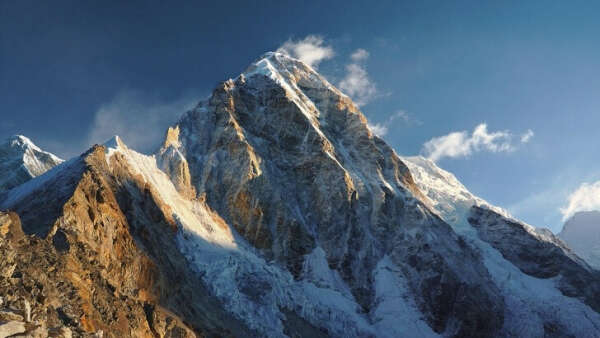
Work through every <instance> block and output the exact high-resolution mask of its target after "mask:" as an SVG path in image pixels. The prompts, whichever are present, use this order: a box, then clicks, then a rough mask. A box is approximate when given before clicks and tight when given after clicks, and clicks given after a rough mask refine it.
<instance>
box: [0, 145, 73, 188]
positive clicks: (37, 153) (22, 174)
mask: <svg viewBox="0 0 600 338" xmlns="http://www.w3.org/2000/svg"><path fill="white" fill-rule="evenodd" d="M61 162H63V160H61V159H60V158H58V157H56V156H54V155H53V154H51V153H48V152H45V151H42V150H41V149H40V148H38V147H37V146H36V145H35V144H33V142H31V140H30V139H28V138H27V137H25V136H21V135H17V136H13V137H10V138H8V139H6V140H5V141H4V142H3V143H2V144H0V192H2V191H4V190H8V189H11V188H14V187H16V186H18V185H20V184H23V183H25V182H27V181H29V180H30V179H32V178H33V177H36V176H39V175H41V174H43V173H45V172H46V171H48V170H49V169H51V168H52V167H54V166H56V165H58V164H60V163H61Z"/></svg>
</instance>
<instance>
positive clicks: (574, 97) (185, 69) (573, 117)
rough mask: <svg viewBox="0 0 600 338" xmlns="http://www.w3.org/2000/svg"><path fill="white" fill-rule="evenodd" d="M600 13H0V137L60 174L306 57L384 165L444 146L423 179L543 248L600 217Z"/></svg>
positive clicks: (23, 7) (177, 9)
mask: <svg viewBox="0 0 600 338" xmlns="http://www.w3.org/2000/svg"><path fill="white" fill-rule="evenodd" d="M599 12H600V3H598V2H595V3H593V2H577V1H569V2H567V1H527V2H523V1H494V2H492V1H488V2H483V1H466V2H463V1H453V2H450V1H406V2H401V1H389V2H384V1H381V2H377V3H376V4H373V3H372V2H366V1H364V2H353V3H347V2H345V1H344V2H342V1H339V2H334V1H331V2H327V3H325V2H321V1H319V2H312V3H308V4H305V3H303V2H298V1H294V2H291V1H290V2H288V1H259V2H255V3H252V2H248V1H244V2H239V3H235V2H211V4H208V5H207V4H201V3H199V2H151V1H150V2H149V1H144V2H141V1H140V2H136V1H128V2H127V3H125V4H124V3H122V2H120V1H115V2H109V1H104V2H87V3H82V2H78V1H52V2H38V1H35V2H34V1H0V114H1V115H0V116H1V123H0V136H2V135H3V136H2V137H7V136H9V135H12V134H16V133H20V134H24V135H27V136H29V137H30V138H31V139H33V140H34V142H36V143H37V144H38V145H39V146H41V147H42V148H44V149H46V150H49V151H52V152H54V153H56V154H57V155H59V156H62V157H70V156H73V155H76V154H78V153H80V152H82V151H83V150H85V149H86V148H87V147H88V146H89V145H91V144H92V143H94V142H102V141H103V140H104V138H108V136H110V135H111V134H121V135H122V136H123V137H124V139H125V141H126V142H127V143H128V144H133V145H134V147H136V148H138V149H140V150H142V151H149V150H152V148H153V147H154V146H155V145H156V142H158V139H159V138H160V135H161V134H162V132H163V130H164V126H166V125H167V124H169V123H171V122H173V121H174V120H176V119H177V117H178V116H179V115H180V114H181V113H182V112H183V111H184V110H185V109H186V108H187V107H189V106H190V105H192V104H193V103H195V102H196V101H197V100H199V99H201V98H203V97H205V96H206V95H208V94H209V93H210V91H211V90H212V88H213V87H214V86H215V85H216V84H217V83H218V82H219V81H222V80H226V79H227V78H230V77H235V76H236V75H238V74H239V73H240V72H241V71H242V70H243V69H244V68H245V67H246V66H247V65H248V64H249V63H251V62H252V60H254V59H256V58H257V57H258V56H259V55H261V54H262V53H263V52H265V51H270V50H276V49H278V48H280V47H281V46H282V45H284V44H285V43H286V42H288V43H289V44H288V47H289V46H297V43H298V42H300V41H308V42H310V43H312V44H316V47H318V48H325V49H326V50H327V51H328V52H327V53H329V51H330V52H331V53H329V54H328V55H327V57H323V58H322V59H321V60H320V63H318V70H319V71H320V72H321V73H322V74H323V75H325V76H326V77H327V78H328V79H329V80H330V81H331V82H332V83H334V84H336V85H338V86H340V87H344V88H345V90H346V91H350V92H352V94H353V95H352V96H353V97H355V98H356V99H357V100H359V101H361V103H362V107H361V108H362V110H363V112H364V113H365V115H366V116H367V117H368V118H369V121H370V123H371V124H372V125H379V126H385V127H386V129H387V132H386V133H385V135H383V137H384V138H385V139H386V140H387V141H388V142H389V143H390V144H391V145H392V146H393V147H394V148H395V149H396V150H397V152H398V153H400V154H403V155H414V154H425V155H427V154H429V155H431V154H432V149H433V148H432V147H434V146H438V148H439V146H440V145H441V146H443V149H445V150H443V151H441V150H439V149H438V151H437V152H435V154H437V155H435V157H437V158H436V161H437V163H438V164H439V165H440V166H441V167H443V168H445V169H447V170H449V171H451V172H453V173H455V174H456V175H457V177H458V178H459V179H460V180H461V181H462V182H463V183H464V184H465V185H466V186H467V187H468V188H469V189H470V190H471V191H473V192H474V193H476V194H478V195H480V196H481V197H483V198H485V199H487V200H489V201H490V202H492V203H494V204H497V205H500V206H503V207H506V208H508V209H509V210H510V211H511V212H512V213H513V214H514V215H515V216H517V217H519V218H521V219H523V220H524V221H526V222H528V223H531V224H533V225H536V226H545V227H549V228H551V229H552V230H554V231H558V230H560V228H561V224H562V218H563V217H564V215H569V214H571V213H572V212H574V211H577V210H581V209H593V208H598V207H600V197H597V196H600V184H595V183H596V182H598V181H599V180H600V161H599V160H598V159H599V158H600V156H599V155H600V147H599V142H598V141H597V140H598V130H599V126H600V111H599V110H600V95H598V92H599V89H600V34H599V33H600V21H599V20H597V13H599ZM311 36H312V39H313V40H310V37H311ZM307 37H309V40H305V39H306V38H307ZM315 39H316V40H315ZM358 50H364V53H362V54H361V53H359V54H360V55H359V54H355V53H356V52H357V51H358ZM327 53H326V54H327ZM353 54H354V56H355V57H354V58H353V57H352V55H353ZM352 76H354V78H353V77H352ZM344 80H347V81H346V82H345V84H346V85H344V86H341V84H343V83H344V82H343V81H344ZM348 80H353V81H348ZM483 123H485V124H486V125H487V132H486V133H476V136H475V137H473V131H474V130H475V128H476V127H477V126H479V125H481V124H483ZM132 126H133V127H132ZM530 130H531V132H533V136H532V137H529V138H528V139H527V142H522V140H521V139H522V138H523V136H524V135H527V134H531V133H530V132H529V131H530ZM479 131H481V129H479ZM381 132H382V133H383V130H381ZM461 132H464V133H461ZM451 133H455V134H452V135H453V136H452V137H450V138H440V137H443V136H445V135H449V134H451ZM456 133H458V134H456ZM494 133H495V134H494ZM477 135H479V136H477ZM494 135H496V136H494ZM436 138H437V139H436ZM431 140H437V141H436V142H432V141H431ZM428 142H429V144H430V146H429V148H428V147H426V146H424V145H425V144H428ZM436 149H437V148H436ZM428 150H429V151H428ZM445 155H454V157H452V156H445ZM584 183H587V185H583V184H584ZM560 208H563V212H562V213H561V210H560Z"/></svg>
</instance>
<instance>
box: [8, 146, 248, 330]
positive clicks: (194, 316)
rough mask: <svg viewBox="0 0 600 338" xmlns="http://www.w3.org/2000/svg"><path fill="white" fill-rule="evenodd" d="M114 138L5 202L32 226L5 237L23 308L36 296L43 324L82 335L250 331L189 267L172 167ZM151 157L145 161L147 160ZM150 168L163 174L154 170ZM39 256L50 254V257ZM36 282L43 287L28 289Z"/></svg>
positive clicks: (15, 297) (15, 300) (14, 300)
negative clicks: (173, 199)
mask: <svg viewBox="0 0 600 338" xmlns="http://www.w3.org/2000/svg"><path fill="white" fill-rule="evenodd" d="M110 144H117V145H118V148H117V149H115V148H109V147H108V146H96V147H94V148H92V149H90V150H89V151H88V152H86V153H85V154H83V155H82V156H80V157H76V158H74V159H71V160H69V161H67V162H65V163H63V164H61V165H59V166H57V167H55V168H54V169H53V170H51V171H49V172H47V173H46V174H44V175H41V176H39V177H37V178H34V179H33V180H31V181H29V182H27V183H25V184H24V185H21V186H19V187H17V188H15V189H12V190H10V191H9V192H8V195H7V196H6V197H5V199H4V200H3V201H1V202H0V206H1V208H2V209H10V210H14V211H16V212H17V213H18V215H21V222H20V223H21V224H22V231H24V232H25V234H27V235H30V236H28V237H27V239H28V241H26V242H24V243H23V242H22V241H5V242H3V243H2V246H1V247H2V249H3V250H8V252H12V256H13V257H14V258H13V260H12V261H11V260H8V261H4V262H3V264H6V266H7V268H8V269H13V270H14V269H15V268H16V270H14V271H13V272H11V273H10V274H8V275H4V277H3V279H2V282H4V283H8V284H10V285H11V287H10V288H6V289H4V288H3V289H2V290H3V293H4V292H6V291H8V290H12V291H11V292H10V293H8V294H6V293H4V294H3V295H2V296H3V297H4V298H5V299H7V300H8V304H9V305H12V306H15V307H17V308H22V306H21V305H20V304H22V302H23V301H24V300H27V301H28V302H29V303H30V304H31V306H32V308H33V312H34V320H36V321H37V322H38V323H39V325H40V326H46V327H48V328H51V327H52V326H53V325H57V324H60V325H63V326H68V327H69V328H70V329H71V330H72V331H73V333H74V334H76V335H78V336H79V335H84V336H85V335H88V334H92V333H97V332H99V331H103V332H104V333H105V334H108V336H109V337H121V336H126V337H129V336H132V337H141V336H152V335H154V334H158V335H159V336H171V335H176V336H194V333H192V332H193V331H195V333H196V334H198V335H204V334H210V335H219V336H222V335H230V334H232V332H233V333H235V332H237V334H235V335H240V334H241V333H242V332H250V331H249V329H248V328H246V327H244V326H242V325H241V324H239V325H238V324H236V323H237V321H236V320H235V319H234V318H231V317H230V316H228V315H227V313H226V312H225V311H224V310H223V309H222V308H221V304H220V303H219V302H218V301H217V300H216V299H215V298H214V297H211V296H210V295H209V294H208V292H206V291H203V284H202V283H201V281H199V279H198V277H197V276H196V275H195V274H194V273H192V271H190V270H189V269H188V267H187V261H186V259H185V257H184V256H183V255H182V254H181V253H180V251H179V249H178V244H177V241H178V238H177V236H178V231H177V229H178V225H177V224H178V223H177V221H176V218H174V217H175V216H174V214H173V213H172V212H171V208H170V207H169V206H167V205H166V204H165V203H164V202H163V201H162V197H164V196H162V195H160V194H159V192H158V190H157V189H159V188H161V187H160V185H159V184H158V183H160V178H161V176H160V175H163V176H164V174H163V173H162V172H160V171H158V170H155V171H154V172H152V171H151V169H152V159H151V158H146V157H144V156H143V155H140V154H137V153H135V152H130V151H129V150H128V149H127V148H126V146H124V145H123V144H122V143H120V142H118V141H117V140H114V141H113V142H111V143H110ZM142 160H143V161H145V162H142V165H146V166H145V167H144V166H141V167H140V166H139V165H138V164H139V162H141V161H142ZM148 168H149V169H148ZM154 168H156V165H154ZM144 170H145V171H144ZM149 172H150V173H152V174H156V175H157V177H153V176H147V175H146V176H145V175H144V174H148V173H149ZM153 179H154V180H155V181H151V180H153ZM164 181H165V182H167V183H169V184H170V181H169V180H168V178H166V176H164ZM173 190H174V189H173ZM13 218H14V217H13ZM9 249H10V250H9ZM20 252H29V253H35V255H34V256H31V255H23V254H19V253H20ZM15 253H16V254H15ZM38 256H42V257H48V258H47V261H45V262H42V263H41V264H40V263H39V262H38V259H37V257H38ZM9 257H10V256H9ZM11 266H12V268H11ZM46 271H52V274H51V276H48V275H47V273H46ZM15 277H16V278H15ZM32 283H33V284H35V285H40V287H39V288H41V290H40V294H41V295H43V297H38V298H35V296H36V293H30V292H27V290H28V286H27V285H29V284H32ZM56 285H58V286H61V285H62V286H61V288H59V289H56ZM15 289H16V290H24V291H23V292H18V293H17V292H14V290H15ZM66 296H68V298H64V297H66ZM45 309H48V311H46V310H45ZM38 313H39V314H38ZM181 318H183V319H184V320H185V322H186V324H183V322H182V319H181Z"/></svg>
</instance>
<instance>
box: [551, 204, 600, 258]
mask: <svg viewBox="0 0 600 338" xmlns="http://www.w3.org/2000/svg"><path fill="white" fill-rule="evenodd" d="M558 236H559V237H560V238H561V239H562V240H563V241H565V243H567V245H569V247H570V248H571V249H573V251H575V253H576V254H577V255H579V256H581V257H582V258H583V259H585V260H586V261H587V262H588V263H589V264H590V265H591V266H593V267H594V268H595V269H598V270H600V212H599V211H581V212H578V213H576V214H575V215H573V216H572V217H571V218H569V219H568V220H567V221H566V222H565V225H564V227H563V229H562V231H561V232H560V233H559V234H558Z"/></svg>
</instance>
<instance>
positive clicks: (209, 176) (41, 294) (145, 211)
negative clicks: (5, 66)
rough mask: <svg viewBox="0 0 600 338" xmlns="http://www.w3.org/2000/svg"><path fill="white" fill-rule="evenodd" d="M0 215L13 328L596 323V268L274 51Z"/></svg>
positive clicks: (48, 178) (16, 198)
mask: <svg viewBox="0 0 600 338" xmlns="http://www.w3.org/2000/svg"><path fill="white" fill-rule="evenodd" d="M0 209H2V210H6V211H5V212H3V213H1V214H0V252H1V254H2V257H6V259H4V260H0V297H2V301H1V302H0V322H2V321H8V320H12V321H13V322H14V323H15V324H11V325H22V326H23V329H22V330H21V331H20V332H23V331H27V332H29V333H31V332H33V331H34V330H37V331H40V332H58V331H61V332H62V331H67V330H68V331H69V332H72V334H73V335H75V336H86V335H87V336H90V335H94V334H96V335H98V334H99V333H100V332H102V334H104V335H107V336H111V337H112V336H114V337H121V336H126V337H129V336H135V337H138V336H139V337H141V336H159V337H174V336H176V337H187V336H189V337H191V336H235V337H263V336H268V337H283V336H290V337H328V336H330V337H342V336H343V337H437V336H454V337H480V336H499V337H504V336H531V337H565V336H600V314H599V312H600V299H599V298H598V297H597V296H596V295H598V294H600V278H599V277H600V275H599V273H598V272H597V271H595V270H593V269H592V268H590V267H589V266H588V265H587V264H586V263H585V262H584V261H583V260H581V259H580V258H579V257H578V256H576V255H575V254H574V253H573V252H572V251H571V250H570V249H569V248H568V247H567V246H565V244H564V243H563V242H562V241H561V240H559V239H558V238H556V237H555V236H553V235H552V234H549V233H546V232H542V231H536V230H535V229H534V228H533V227H531V226H529V225H527V224H524V223H522V222H519V221H518V220H515V219H514V218H512V217H511V216H510V215H509V214H508V213H507V212H505V211H503V210H502V209H500V208H497V207H494V206H492V205H490V204H489V203H487V202H485V201H484V200H482V199H480V198H478V197H476V196H474V195H472V194H471V193H470V192H469V191H468V190H467V189H466V188H465V187H464V186H463V185H462V184H461V183H460V182H459V181H458V180H457V179H456V178H455V177H454V176H453V175H452V174H450V173H448V172H446V171H444V170H442V169H440V168H439V167H437V166H436V165H435V164H434V163H433V162H431V161H428V160H427V159H424V158H420V157H412V158H403V157H400V156H398V155H397V154H396V152H395V151H394V150H393V149H392V148H391V147H389V146H388V145H387V144H386V143H385V142H384V141H383V140H382V139H380V138H379V137H377V136H376V135H374V134H373V133H372V132H371V131H370V130H369V127H368V126H367V121H366V118H365V117H364V116H363V115H362V113H361V112H360V111H359V109H358V107H357V106H356V105H355V104H354V103H353V102H352V100H351V99H350V98H348V97H347V96H346V95H344V94H343V93H341V92H340V91H339V90H337V89H336V88H335V87H334V86H332V85H331V84H330V83H328V82H327V80H326V79H324V78H323V77H322V76H320V75H319V74H318V73H317V72H315V70H314V69H312V68H311V67H309V66H307V65H306V64H304V63H302V62H300V61H298V60H296V59H293V58H290V57H288V56H286V55H283V54H280V53H267V54H265V55H263V56H262V57H261V58H259V59H258V60H256V61H255V62H254V63H252V65H251V66H250V67H249V68H248V69H247V70H246V71H244V72H243V73H242V74H241V75H240V76H238V77H237V78H235V79H232V80H228V81H225V82H223V83H221V84H219V85H218V86H217V88H216V89H215V90H214V91H213V93H212V95H211V96H210V97H209V98H208V99H206V100H204V101H202V102H200V103H199V104H198V105H197V106H196V107H195V108H194V109H192V110H191V111H189V112H187V113H185V114H184V115H183V116H182V117H181V119H180V120H179V121H178V122H177V123H176V124H174V125H173V126H170V127H169V128H168V129H167V132H166V137H165V140H164V142H163V144H162V146H161V147H160V149H158V150H157V151H156V153H155V154H152V155H144V154H140V153H137V152H136V151H134V150H132V149H130V148H128V147H127V146H126V145H125V143H124V142H123V140H121V139H120V138H118V137H115V138H113V139H111V140H109V141H107V142H106V143H104V144H103V145H96V146H94V147H93V148H91V149H90V150H88V151H86V152H85V153H83V154H82V155H81V156H79V157H76V158H73V159H71V160H69V161H66V162H63V163H61V164H59V165H57V166H56V167H54V168H53V169H51V170H49V171H48V172H46V173H44V174H43V175H41V176H38V177H36V178H33V179H31V180H29V181H27V182H26V183H24V184H21V185H19V186H16V187H14V188H12V189H10V190H9V191H7V192H5V193H4V194H3V195H1V196H0ZM25 304H28V305H25ZM28 308H30V309H31V311H30V312H31V313H32V315H31V317H32V318H31V320H29V321H28V320H27V317H28V316H27V312H28V310H27V309H28ZM11 316H12V317H11ZM15 316H20V317H15ZM11 318H12V319H11ZM2 325H4V324H2V323H0V332H2V331H1V330H2V329H3V326H2Z"/></svg>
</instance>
